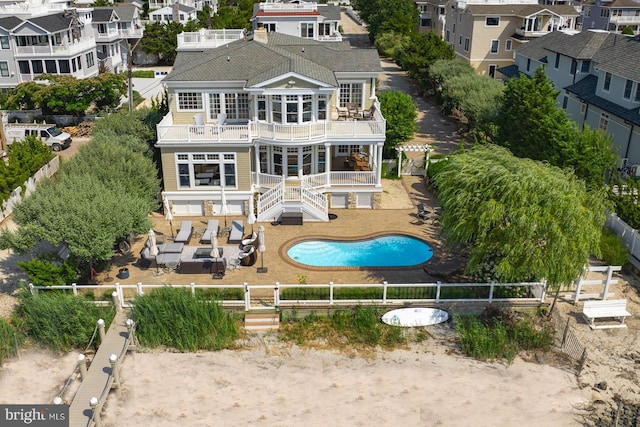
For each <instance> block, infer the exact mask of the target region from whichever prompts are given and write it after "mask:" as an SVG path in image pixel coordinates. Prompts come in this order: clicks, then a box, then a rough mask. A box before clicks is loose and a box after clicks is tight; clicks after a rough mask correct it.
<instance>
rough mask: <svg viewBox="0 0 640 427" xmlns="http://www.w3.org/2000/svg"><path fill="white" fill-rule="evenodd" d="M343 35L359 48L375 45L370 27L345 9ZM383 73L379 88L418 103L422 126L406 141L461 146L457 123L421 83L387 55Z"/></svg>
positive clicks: (442, 149) (444, 148)
mask: <svg viewBox="0 0 640 427" xmlns="http://www.w3.org/2000/svg"><path fill="white" fill-rule="evenodd" d="M340 24H341V25H342V30H343V32H344V34H343V36H344V38H345V39H346V40H348V41H349V43H351V45H352V46H355V47H358V48H367V47H369V48H373V44H372V43H371V41H370V40H369V34H368V33H367V27H366V26H364V25H359V24H358V23H356V22H355V21H354V20H353V19H351V18H350V17H349V16H348V15H347V14H346V13H344V12H343V13H342V18H341V21H340ZM380 65H381V66H382V70H383V74H381V75H380V77H379V79H378V82H379V83H378V84H379V87H378V90H379V91H385V90H398V91H402V92H404V93H407V94H409V95H411V97H412V98H413V100H414V101H415V102H416V104H418V124H419V130H418V132H417V133H416V135H415V137H414V138H413V139H412V140H411V141H407V142H406V143H405V144H404V145H423V144H431V145H433V146H434V148H435V151H436V152H438V153H443V154H447V153H451V152H453V151H455V150H457V149H458V147H459V143H460V135H459V133H458V126H457V124H456V123H455V122H454V121H452V120H451V119H449V118H447V117H446V116H444V115H442V114H441V113H440V107H439V106H438V105H437V104H436V103H434V102H433V101H431V100H429V99H427V98H425V97H423V96H421V95H420V94H419V92H418V87H417V85H416V84H415V83H414V81H413V80H412V79H410V78H409V77H408V76H407V73H406V72H405V71H402V70H401V69H400V67H398V66H397V65H396V64H395V63H394V62H393V61H391V60H390V59H388V58H381V59H380ZM407 156H409V157H410V158H422V153H413V154H411V153H407Z"/></svg>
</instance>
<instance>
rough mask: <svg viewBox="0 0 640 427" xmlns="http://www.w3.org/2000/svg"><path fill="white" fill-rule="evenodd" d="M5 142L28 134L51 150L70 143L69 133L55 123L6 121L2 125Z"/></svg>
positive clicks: (21, 138)
mask: <svg viewBox="0 0 640 427" xmlns="http://www.w3.org/2000/svg"><path fill="white" fill-rule="evenodd" d="M4 132H5V135H6V138H7V144H11V143H13V141H22V140H23V139H25V138H26V137H27V136H28V135H33V136H35V137H37V138H39V139H40V140H42V142H43V143H44V144H45V145H48V146H49V147H51V149H52V150H53V151H60V150H63V149H65V148H67V147H69V146H70V145H71V135H69V134H68V133H66V132H63V131H62V129H60V128H58V127H56V125H52V124H47V123H40V124H38V123H7V124H5V125H4Z"/></svg>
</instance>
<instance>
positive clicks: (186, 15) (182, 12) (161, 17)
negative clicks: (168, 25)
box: [149, 3, 198, 25]
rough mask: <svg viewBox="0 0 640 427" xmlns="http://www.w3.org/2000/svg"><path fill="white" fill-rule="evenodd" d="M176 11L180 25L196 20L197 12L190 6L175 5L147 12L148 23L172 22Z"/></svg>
mask: <svg viewBox="0 0 640 427" xmlns="http://www.w3.org/2000/svg"><path fill="white" fill-rule="evenodd" d="M176 8H177V9H178V22H180V23H181V24H182V25H184V24H186V23H187V22H189V21H195V20H196V19H198V15H197V10H196V9H195V8H194V7H191V6H185V5H184V4H182V3H175V4H174V5H173V6H167V7H163V8H162V9H158V10H154V11H153V12H149V21H151V22H174V20H175V19H174V12H175V9H176Z"/></svg>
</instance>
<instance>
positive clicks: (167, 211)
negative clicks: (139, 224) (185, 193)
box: [162, 198, 173, 239]
mask: <svg viewBox="0 0 640 427" xmlns="http://www.w3.org/2000/svg"><path fill="white" fill-rule="evenodd" d="M162 202H163V204H164V213H165V216H164V218H165V219H166V220H167V221H169V227H171V239H173V222H172V221H173V214H172V213H171V208H170V207H169V200H167V199H166V198H164V199H163V200H162Z"/></svg>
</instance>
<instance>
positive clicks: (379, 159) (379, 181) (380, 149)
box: [376, 142, 384, 187]
mask: <svg viewBox="0 0 640 427" xmlns="http://www.w3.org/2000/svg"><path fill="white" fill-rule="evenodd" d="M383 148H384V142H379V143H378V145H376V158H377V162H378V164H377V165H376V166H377V168H376V187H382V152H383V151H384V150H383Z"/></svg>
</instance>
